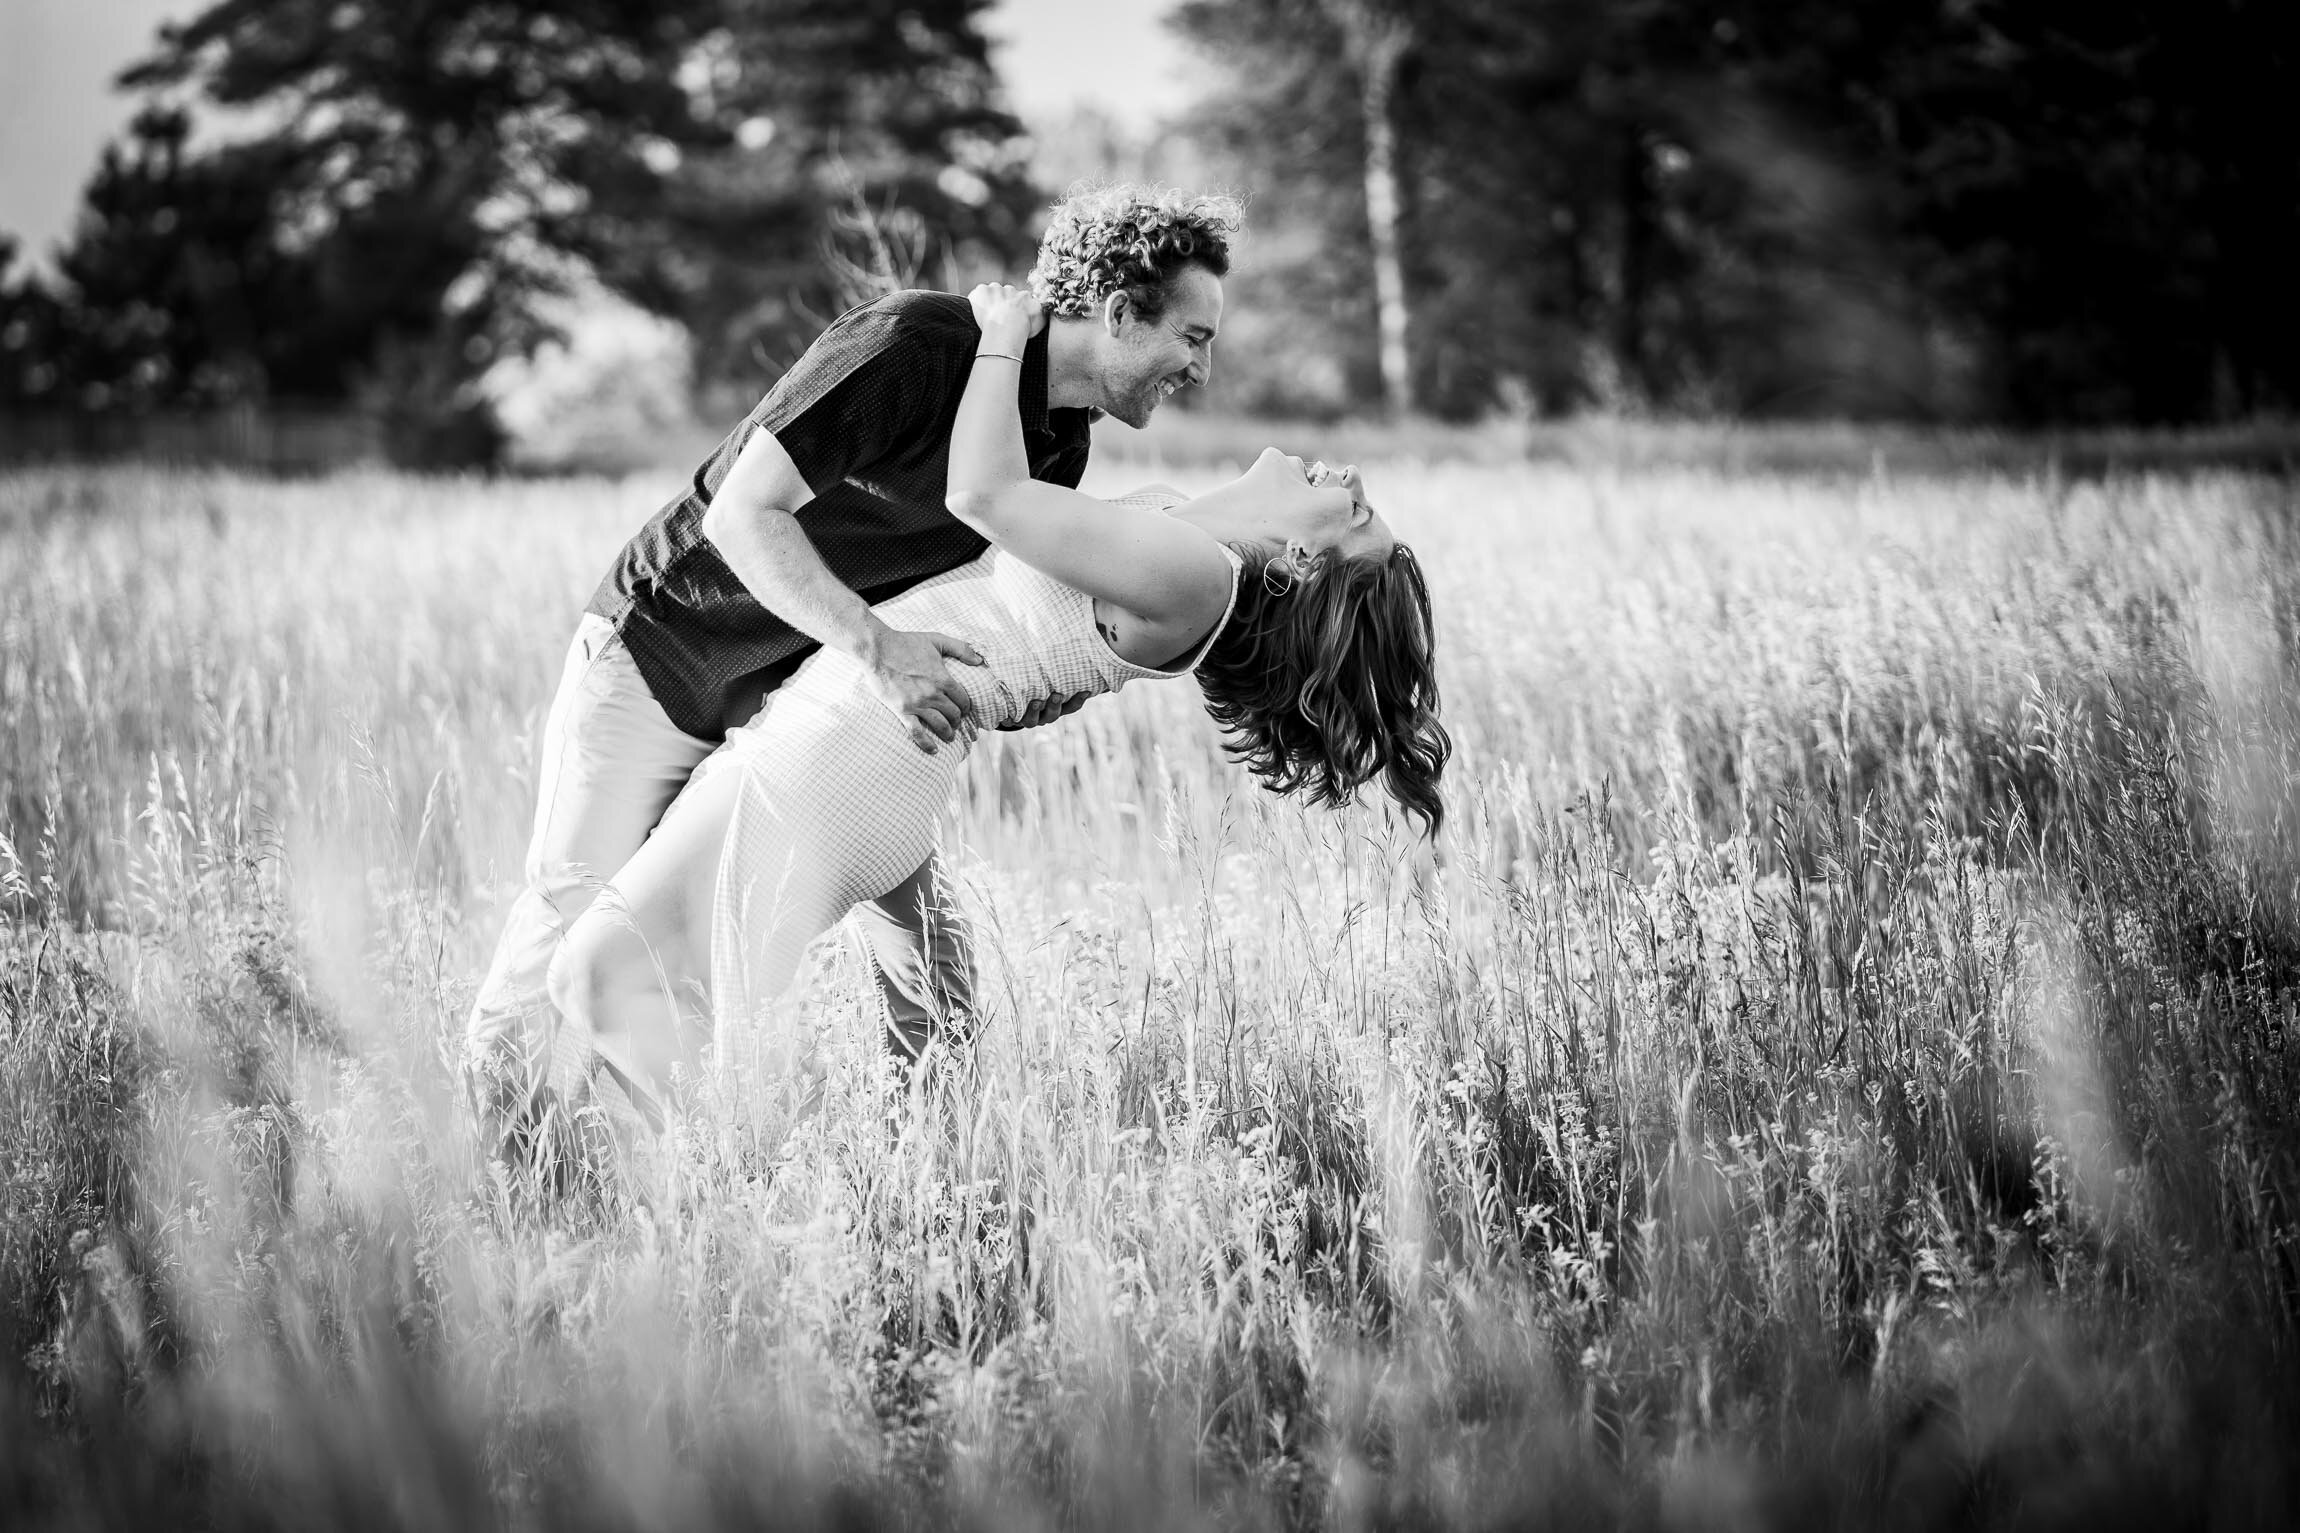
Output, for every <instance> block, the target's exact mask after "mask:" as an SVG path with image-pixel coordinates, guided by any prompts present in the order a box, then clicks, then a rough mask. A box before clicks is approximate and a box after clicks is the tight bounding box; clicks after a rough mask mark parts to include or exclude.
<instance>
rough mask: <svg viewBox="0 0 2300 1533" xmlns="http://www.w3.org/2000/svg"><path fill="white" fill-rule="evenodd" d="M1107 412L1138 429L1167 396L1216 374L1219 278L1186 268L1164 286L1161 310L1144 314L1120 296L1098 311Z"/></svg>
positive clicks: (1220, 295) (1220, 287) (1104, 403)
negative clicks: (1100, 314) (1100, 322)
mask: <svg viewBox="0 0 2300 1533" xmlns="http://www.w3.org/2000/svg"><path fill="white" fill-rule="evenodd" d="M1102 322H1103V327H1104V352H1103V355H1104V358H1105V365H1104V367H1103V370H1102V400H1101V405H1102V408H1103V410H1104V411H1105V412H1107V413H1108V414H1111V415H1114V416H1116V417H1117V418H1118V419H1120V420H1122V421H1124V422H1125V423H1126V424H1127V425H1129V426H1132V427H1134V428H1135V429H1137V430H1140V429H1141V428H1142V427H1144V426H1146V425H1148V424H1149V423H1150V417H1151V415H1152V413H1153V412H1155V411H1156V410H1157V408H1158V406H1159V405H1160V404H1162V403H1163V402H1164V401H1165V399H1166V396H1167V395H1169V394H1171V393H1173V392H1174V391H1175V390H1176V389H1178V388H1181V387H1182V386H1183V385H1184V384H1190V383H1198V384H1202V383H1204V382H1205V381H1206V380H1207V379H1208V378H1209V377H1211V376H1212V375H1213V371H1214V334H1215V332H1216V331H1217V330H1219V329H1220V328H1221V325H1222V279H1221V278H1219V277H1217V276H1215V275H1214V274H1213V273H1212V272H1210V271H1208V270H1206V268H1205V267H1203V266H1185V267H1183V268H1182V270H1181V271H1179V272H1177V273H1176V274H1175V275H1174V277H1173V278H1172V279H1171V280H1170V281H1168V282H1167V284H1166V303H1165V307H1164V308H1163V309H1162V310H1161V311H1160V312H1159V313H1157V314H1155V315H1150V314H1145V313H1144V312H1143V311H1142V309H1141V307H1140V306H1139V305H1137V304H1136V303H1135V302H1134V301H1133V300H1132V299H1131V298H1129V297H1128V296H1127V295H1126V294H1124V293H1113V294H1111V295H1110V297H1109V298H1107V299H1105V300H1104V302H1103V307H1102Z"/></svg>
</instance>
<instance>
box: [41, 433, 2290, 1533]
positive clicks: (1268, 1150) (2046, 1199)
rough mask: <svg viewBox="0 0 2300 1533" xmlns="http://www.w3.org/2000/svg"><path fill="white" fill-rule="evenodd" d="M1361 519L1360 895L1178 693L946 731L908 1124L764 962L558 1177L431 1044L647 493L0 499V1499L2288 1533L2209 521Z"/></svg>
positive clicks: (2273, 1136)
mask: <svg viewBox="0 0 2300 1533" xmlns="http://www.w3.org/2000/svg"><path fill="white" fill-rule="evenodd" d="M1101 474H1102V480H1103V485H1104V487H1105V488H1120V487H1123V486H1122V484H1121V483H1120V481H1121V480H1122V479H1123V478H1124V477H1125V474H1126V470H1124V469H1123V468H1114V467H1110V466H1107V465H1106V466H1105V467H1104V468H1103V469H1102V470H1101ZM1368 477H1369V481H1370V483H1371V485H1372V487H1373V489H1374V491H1375V493H1376V495H1377V498H1378V499H1380V500H1381V501H1382V502H1383V503H1384V505H1385V509H1387V510H1388V511H1389V512H1390V513H1391V517H1392V520H1393V521H1394V522H1395V523H1396V525H1397V526H1398V527H1399V529H1400V531H1401V533H1402V534H1403V535H1404V536H1406V537H1408V538H1409V539H1411V540H1413V541H1414V542H1415V543H1416V544H1417V546H1418V547H1419V548H1420V549H1421V551H1422V553H1423V556H1424V559H1425V562H1426V563H1427V564H1428V566H1429V568H1430V572H1431V580H1432V584H1433V587H1434V588H1435V591H1436V594H1437V599H1438V602H1439V608H1440V618H1441V625H1442V633H1441V637H1442V643H1443V645H1444V667H1445V687H1446V696H1447V703H1448V717H1449V722H1450V724H1451V726H1452V728H1453V730H1454V733H1455V737H1456V740H1457V742H1458V744H1459V754H1458V756H1457V761H1456V767H1455V771H1454V775H1453V779H1452V801H1453V806H1454V810H1455V813H1456V814H1457V816H1458V820H1457V822H1456V823H1457V828H1456V829H1455V830H1454V831H1453V832H1452V833H1450V834H1449V838H1448V846H1447V848H1446V850H1445V854H1444V856H1443V858H1442V860H1440V861H1433V860H1432V859H1431V858H1430V857H1429V856H1428V855H1427V854H1426V853H1421V852H1417V850H1416V849H1415V848H1414V847H1413V845H1412V844H1411V843H1410V841H1409V840H1408V839H1407V838H1406V837H1405V836H1404V834H1403V833H1402V831H1401V829H1400V827H1399V826H1397V825H1396V824H1394V823H1393V822H1392V819H1391V817H1390V816H1389V815H1388V814H1387V813H1386V812H1384V810H1383V809H1382V807H1381V806H1380V805H1379V804H1373V805H1368V806H1364V807H1362V808H1360V809H1358V810H1355V811H1352V812H1349V813H1346V814H1342V815H1326V814H1322V813H1317V812H1304V811H1299V810H1297V809H1295V808H1294V807H1292V806H1290V805H1287V804H1281V803H1275V802H1272V801H1270V800H1268V799H1266V798H1265V797H1263V796H1261V795H1259V794H1257V793H1256V792H1254V791H1253V790H1251V789H1250V788H1249V787H1248V786H1247V785H1246V784H1245V782H1244V781H1243V780H1242V779H1241V778H1240V777H1239V776H1238V775H1237V774H1235V773H1234V772H1233V771H1232V770H1230V769H1229V768H1227V767H1226V766H1225V765H1224V764H1223V763H1222V761H1221V759H1220V756H1219V754H1218V750H1217V742H1216V739H1215V736H1214V735H1213V733H1212V731H1211V729H1210V727H1209V726H1207V724H1206V723H1205V721H1204V720H1203V719H1202V718H1201V717H1199V716H1198V712H1197V709H1196V705H1195V701H1194V695H1193V694H1192V693H1191V692H1190V690H1189V689H1187V688H1185V687H1171V688H1165V689H1150V688H1138V689H1135V690H1134V691H1132V692H1129V693H1128V694H1127V695H1125V696H1124V697H1122V698H1119V699H1114V700H1108V699H1106V700H1102V701H1098V702H1096V703H1095V704H1093V705H1092V706H1091V707H1089V708H1088V709H1087V710H1086V711H1085V712H1084V713H1083V714H1081V715H1080V716H1079V717H1078V718H1077V719H1074V720H1072V721H1070V722H1069V723H1068V724H1066V725H1064V726H1063V727H1061V728H1058V729H1053V730H1046V731H1039V732H1036V733H1032V734H1029V735H1023V736H1016V737H1010V738H1003V739H997V740H994V741H992V742H991V743H990V744H989V745H988V746H986V748H985V749H984V750H983V751H982V753H981V755H980V757H979V758H978V760H977V761H976V762H975V763H974V764H973V766H972V767H971V768H970V772H969V776H968V780H967V787H966V791H965V793H964V794H963V796H962V800H961V802H960V803H959V805H958V806H957V808H956V809H955V811H954V814H953V817H952V836H953V841H954V845H955V846H956V847H958V848H959V849H960V857H961V860H962V861H963V862H964V863H965V865H966V866H967V868H968V873H969V883H970V889H969V896H970V898H971V899H972V901H973V902H974V904H975V908H976V914H977V919H978V921H979V923H980V925H981V929H982V932H983V943H982V947H983V958H984V963H985V985H984V990H985V993H986V994H987V995H988V996H989V997H990V998H991V1000H990V1010H989V1016H988V1020H987V1023H986V1026H985V1027H984V1030H983V1034H982V1037H981V1040H980V1042H979V1045H978V1048H977V1050H976V1053H975V1057H974V1058H973V1059H972V1060H971V1061H970V1062H969V1064H968V1065H967V1067H966V1068H964V1069H963V1070H960V1071H956V1072H953V1073H952V1074H950V1075H948V1076H946V1077H945V1078H944V1079H943V1081H942V1082H941V1084H942V1086H943V1088H944V1090H943V1094H942V1096H941V1098H940V1099H939V1100H938V1101H936V1102H935V1103H933V1104H931V1105H930V1106H929V1108H928V1110H926V1111H925V1112H923V1113H913V1112H912V1111H911V1110H910V1109H909V1108H908V1107H907V1106H905V1105H904V1104H902V1103H901V1102H900V1101H898V1100H895V1099H893V1098H890V1097H888V1096H886V1095H885V1094H884V1093H883V1090H882V1086H883V1083H882V1081H881V1079H880V1075H879V1070H878V1063H877V1060H876V1056H875V1052H874V1042H873V1038H872V1030H871V1028H870V1027H869V1026H867V1025H866V1023H865V1021H864V1016H865V1013H864V1012H863V1010H862V1008H861V1004H860V994H859V991H858V988H857V987H858V983H859V976H857V975H856V974H855V973H854V972H853V971H852V969H851V967H850V966H849V963H848V960H847V959H846V958H845V956H844V954H843V953H841V952H840V951H838V950H837V949H836V947H835V945H827V946H826V947H825V948H824V950H823V954H824V956H823V962H822V964H821V966H820V968H819V971H818V972H817V973H816V974H815V975H814V977H813V978H812V979H811V980H810V982H809V985H808V987H807V991H806V993H805V994H804V995H803V996H802V997H800V998H798V999H796V1000H795V1001H794V1002H793V1004H792V1005H791V1006H790V1007H789V1008H788V1019H787V1025H788V1033H787V1035H786V1036H785V1037H784V1038H781V1039H775V1040H759V1039H744V1040H730V1042H729V1046H728V1048H727V1050H726V1056H727V1057H726V1060H725V1063H724V1068H723V1069H722V1070H721V1071H720V1072H718V1073H717V1074H716V1075H715V1076H714V1077H713V1078H712V1079H711V1080H709V1081H706V1082H702V1083H699V1086H698V1089H697V1092H696V1102H697V1105H696V1110H695V1112H694V1113H692V1114H691V1115H690V1116H689V1117H688V1118H687V1119H686V1120H685V1121H684V1122H683V1123H682V1124H681V1125H680V1126H679V1128H678V1131H677V1133H676V1134H675V1136H674V1137H673V1139H672V1140H671V1142H670V1143H669V1144H667V1145H666V1146H665V1147H664V1148H663V1149H662V1151H661V1152H660V1153H659V1154H657V1155H654V1156H652V1157H649V1158H647V1159H646V1160H645V1162H644V1163H643V1164H639V1165H635V1166H632V1167H629V1168H627V1169H626V1170H625V1171H624V1172H623V1173H621V1174H619V1175H610V1176H603V1177H599V1178H593V1179H589V1180H586V1181H585V1182H584V1184H583V1185H582V1186H581V1187H579V1188H578V1189H577V1190H576V1192H575V1193H574V1194H573V1195H572V1196H569V1197H566V1198H563V1199H557V1200H554V1199H550V1198H547V1197H544V1196H542V1195H541V1194H540V1190H539V1189H536V1188H533V1187H527V1186H520V1185H511V1184H507V1183H504V1182H502V1181H500V1180H498V1179H495V1178H492V1177H490V1175H489V1174H488V1173H487V1172H486V1171H485V1170H484V1169H483V1167H482V1166H481V1164H480V1162H479V1159H478V1157H477V1156H476V1155H475V1153H474V1147H473V1145H472V1143H471V1141H470V1138H469V1136H468V1131H467V1125H466V1123H465V1121H464V1119H463V1116H462V1114H461V1112H460V1108H459V1102H458V1098H457V1094H456V1089H455V1083H454V1078H453V1072H452V1069H451V1063H452V1055H453V1052H454V1047H455V1041H456V1034H457V1031H458V1029H459V1027H460V1019H461V1013H462V1010H463V1007H464V1005H465V1004H466V1002H467V999H468V996H469V993H470V989H471V986H472V982H473V980H474V978H475V976H476V973H477V970H478V968H479V967H480V965H481V963H482V961H483V959H484V956H485V954H486V951H487V949H488V947H489V946H490V944H491V943H492V940H493V937H494V934H495V927H496V921H497V918H498V912H499V911H500V910H501V908H502V905H503V903H504V901H505V899H506V898H507V895H508V892H509V891H508V888H507V883H508V880H509V878H510V877H511V876H512V874H513V873H514V871H515V869H516V866H517V862H518V856H519V851H520V846H521V842H522V840H523V835H524V830H525V825H526V820H527V816H528V813H529V809H530V802H529V788H528V783H527V772H528V770H529V760H530V757H531V753H532V746H533V743H534V737H535V732H536V730H537V728H538V727H539V724H540V721H541V718H542V715H543V710H544V708H545V706H546V704H547V703H548V700H549V687H550V685H551V682H552V680H553V678H554V677H555V676H556V674H557V660H558V656H559V654H560V653H561V651H562V648H563V646H564V644H565V642H566V637H567V634H568V632H569V631H570V629H571V627H572V624H573V621H574V617H575V614H576V612H577V611H578V610H579V608H580V605H581V603H582V601H583V599H584V597H585V596H586V595H587V594H588V591H589V589H590V586H591V584H592V581H593V580H594V579H595V577H596V575H597V572H598V571H599V569H601V568H602V567H603V566H604V563H605V560H606V558H607V556H608V555H609V553H610V552H611V551H612V549H613V548H614V547H615V546H616V544H617V543H618V542H619V541H620V539H621V537H622V536H623V535H624V534H625V533H626V532H627V531H628V530H629V528H630V527H632V526H633V525H635V524H636V522H637V521H638V520H639V519H640V518H641V517H643V516H644V514H645V513H646V511H647V509H648V508H649V507H650V505H651V504H652V502H653V499H654V498H655V495H656V493H657V492H658V491H659V490H660V489H661V486H660V485H658V484H654V483H648V482H642V481H633V482H630V483H626V484H615V483H611V482H606V481H569V482H560V483H527V484H502V483H495V484H490V483H480V482H469V483H458V482H424V481H418V480H408V479H395V478H389V477H382V476H374V477H360V476H347V477H341V478H335V479H329V480H323V481H317V482H310V483H302V484H294V485H280V484H272V483H264V482H258V481H252V480H244V479H238V478H233V477H228V476H197V475H175V476H169V475H163V474H157V473H132V472H115V473H94V472H73V471H62V470H59V471H53V472H44V473H21V474H17V475H14V476H11V477H7V478H5V479H0V787H4V791H5V795H6V797H5V801H4V802H0V815H4V819H0V829H4V830H5V832H6V834H7V837H8V843H7V850H6V852H5V854H4V855H0V901H4V904H5V910H6V912H7V917H8V924H7V926H6V928H5V935H4V936H0V1172H4V1176H5V1181H4V1184H0V1189H4V1190H0V1345H4V1346H5V1351H4V1353H0V1381H4V1384H0V1397H4V1403H0V1413H4V1419H0V1509H5V1511H6V1512H7V1513H8V1514H9V1515H10V1516H11V1517H12V1519H13V1521H15V1522H19V1523H22V1524H23V1525H26V1526H43V1525H46V1526H95V1525H111V1524H116V1523H128V1522H138V1523H141V1522H155V1523H178V1524H192V1525H216V1526H231V1527H270V1526H279V1527H290V1526H297V1527H300V1526H316V1525H334V1526H344V1527H405V1528H431V1527H450V1526H485V1525H490V1524H493V1523H498V1522H503V1523H508V1524H509V1525H513V1526H521V1527H540V1526H552V1527H558V1526H579V1527H586V1528H601V1529H607V1528H617V1529H620V1528H651V1527H675V1526H677V1527H684V1526H705V1525H709V1526H775V1527H797V1526H807V1525H815V1524H821V1525H836V1526H844V1527H855V1526H873V1525H881V1524H886V1525H909V1524H914V1523H916V1524H924V1525H945V1524H951V1523H966V1524H968V1525H980V1526H1004V1525H1008V1524H1010V1523H1022V1524H1039V1523H1045V1522H1063V1523H1077V1524H1081V1525H1087V1526H1096V1527H1103V1526H1107V1527H1168V1526H1173V1527H1186V1526H1199V1525H1209V1524H1212V1525H1224V1526H1265V1525H1268V1526H1285V1525H1313V1524H1321V1523H1325V1524H1332V1525H1336V1526H1342V1527H1421V1526H1442V1527H1481V1528H1482V1527H1500V1526H1510V1525H1516V1524H1518V1523H1520V1522H1554V1523H1565V1524H1568V1525H1601V1526H1627V1527H1646V1526H1665V1527H1673V1528H1712V1527H1713V1528H1752V1527H1776V1526H1777V1527H1819V1526H1849V1527H1850V1526H1873V1525H1878V1524H1890V1525H1893V1526H1905V1527H1910V1528H1924V1527H1950V1526H1957V1527H1995V1526H2006V1527H2009V1526H2014V1525H2019V1526H2049V1527H2059V1526H2070V1527H2073V1526H2078V1525H2085V1526H2103V1525H2106V1526H2144V1525H2145V1526H2151V1527H2155V1526H2168V1525H2192V1526H2207V1525H2209V1526H2282V1525H2285V1524H2286V1523H2288V1522H2289V1521H2290V1520H2291V1519H2292V1517H2293V1516H2294V1514H2295V1512H2296V1511H2300V1487H2296V1485H2295V1482H2294V1479H2293V1475H2292V1470H2293V1466H2294V1464H2295V1463H2296V1462H2300V1460H2296V1459H2295V1456H2294V1451H2293V1450H2294V1447H2295V1426H2296V1423H2300V1390H2296V1387H2295V1378H2296V1377H2300V1375H2296V1372H2295V1343H2296V1341H2300V1334H2296V1332H2295V1324H2294V1323H2295V1320H2296V1318H2300V1247H2296V1244H2295V1242H2296V1240H2300V1201H2296V1200H2300V1128H2296V1126H2295V1120H2294V1114H2295V1110H2296V1108H2300V1044H2296V1043H2295V1041H2294V1039H2293V1026H2294V1023H2295V1020H2296V1018H2295V1011H2296V1008H2300V777H2296V772H2300V690H2296V686H2295V683H2296V680H2300V677H2296V669H2300V632H2296V627H2300V541H2296V540H2300V526H2296V524H2295V520H2294V516H2295V507H2294V495H2293V491H2292V489H2291V488H2290V487H2289V485H2287V484H2284V483H2279V482H2278V481H2275V480H2272V479H2267V478H2250V477H2243V476H2237V475H2225V474H2224V475H2207V476H2197V477H2190V478H2184V479H2174V478H2152V477H2134V476H2123V477H2112V478H2110V479H2107V480H2105V481H2102V482H2099V483H2093V484H2082V485H2071V484H2069V483H2066V482H2064V481H2062V480H2060V479H2058V478H2056V477H2043V478H2029V479H2022V480H2014V479H2009V478H1989V477H1984V476H1978V475H1975V476H1967V477H1955V476H1928V477H1926V478H1925V479H1923V480H1921V481H1911V482H1896V481H1894V480H1892V479H1889V478H1887V477H1885V476H1883V475H1879V474H1866V475H1853V476H1840V477H1835V478H1829V477H1813V476H1805V477H1800V478H1797V479H1794V480H1782V479H1768V478H1763V477H1727V476H1724V475H1720V474H1718V473H1715V472H1712V471H1705V470H1688V469H1680V470H1670V469H1653V470H1647V471H1627V470H1622V469H1618V468H1579V469H1576V468H1568V467H1563V466H1546V467H1531V468H1529V467H1525V466H1516V467H1507V466H1482V467H1481V466H1472V465H1457V466H1451V467H1427V466H1424V467H1415V468H1410V469H1408V468H1397V469H1391V470H1385V469H1384V468H1382V467H1381V466H1379V465H1369V470H1368ZM770 1046H771V1047H770ZM786 1049H795V1051H796V1052H797V1054H798V1056H799V1058H800V1063H799V1065H798V1066H797V1067H796V1068H793V1069H784V1070H776V1071H772V1072H770V1071H767V1070H765V1069H763V1068H762V1067H761V1065H760V1063H759V1061H760V1060H761V1059H762V1058H763V1057H765V1056H766V1055H767V1054H769V1053H770V1052H779V1051H783V1050H786Z"/></svg>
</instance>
